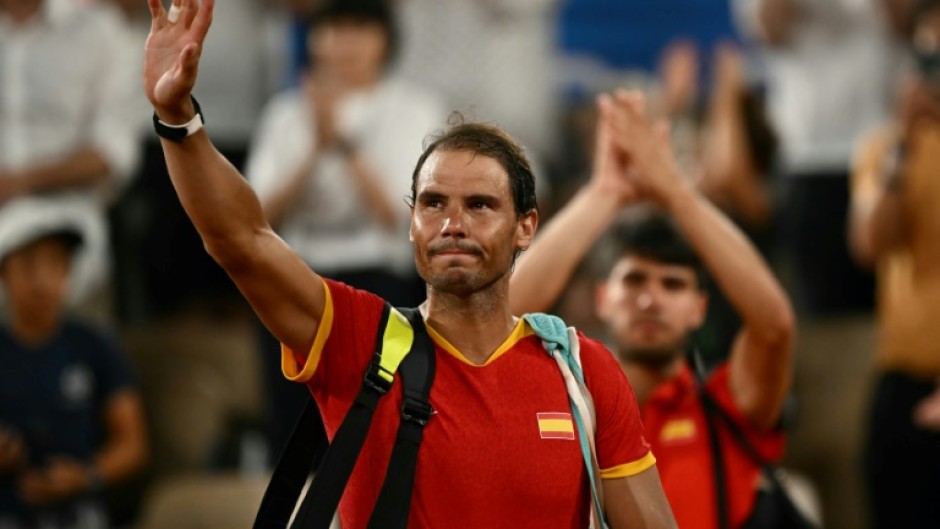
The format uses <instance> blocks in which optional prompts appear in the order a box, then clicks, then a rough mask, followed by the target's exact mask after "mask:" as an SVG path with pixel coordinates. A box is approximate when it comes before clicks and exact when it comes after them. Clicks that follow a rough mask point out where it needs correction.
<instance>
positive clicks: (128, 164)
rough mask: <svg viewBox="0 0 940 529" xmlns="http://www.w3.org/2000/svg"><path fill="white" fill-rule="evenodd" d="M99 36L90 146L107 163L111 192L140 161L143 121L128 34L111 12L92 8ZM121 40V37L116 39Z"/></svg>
mask: <svg viewBox="0 0 940 529" xmlns="http://www.w3.org/2000/svg"><path fill="white" fill-rule="evenodd" d="M95 11H96V12H97V14H99V15H100V16H98V17H97V19H96V22H97V25H96V31H97V32H98V33H99V35H100V40H99V43H100V46H99V49H98V50H95V51H92V50H89V53H93V54H96V55H97V57H96V60H97V62H96V65H97V68H98V83H99V84H98V87H97V90H96V91H95V92H94V93H95V96H94V101H93V108H92V109H91V114H90V123H89V124H90V128H89V132H90V139H91V144H92V146H93V147H94V148H95V149H96V150H97V151H98V152H99V153H100V154H101V156H102V157H103V158H104V159H105V161H106V162H107V164H108V169H109V171H110V174H111V177H112V184H113V186H114V188H115V190H117V191H120V190H121V189H122V188H123V187H124V186H125V185H126V184H127V182H128V181H129V180H130V178H131V176H132V175H133V173H134V170H135V169H136V166H137V163H138V162H139V160H140V138H141V135H140V131H141V130H142V128H143V126H144V124H145V119H144V118H143V117H142V116H140V114H139V113H138V108H139V106H138V102H139V97H140V96H139V93H140V88H139V84H140V81H139V80H138V77H139V75H140V73H139V67H138V66H137V65H138V61H139V59H138V56H137V50H135V49H134V48H133V47H131V46H128V45H127V40H128V37H124V36H125V35H126V34H127V32H128V31H129V30H128V29H127V28H125V27H124V25H123V23H122V22H121V20H120V19H119V18H118V17H119V15H118V13H116V12H114V10H112V9H96V10H95ZM120 37H124V38H120Z"/></svg>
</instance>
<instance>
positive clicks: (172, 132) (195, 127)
mask: <svg viewBox="0 0 940 529" xmlns="http://www.w3.org/2000/svg"><path fill="white" fill-rule="evenodd" d="M189 97H190V99H191V100H192V102H193V107H194V108H195V109H196V115H195V116H193V119H191V120H189V122H188V123H184V124H182V125H171V124H169V123H166V122H164V121H161V120H160V118H158V117H157V113H156V112H154V113H153V128H154V130H155V131H156V132H157V135H158V136H160V137H161V138H166V139H168V140H170V141H172V142H176V143H179V142H181V141H183V140H184V139H186V138H188V137H189V136H192V135H193V134H195V133H196V132H197V131H199V130H200V129H202V127H203V126H204V125H205V124H206V120H205V118H204V117H203V116H202V107H200V106H199V102H198V101H196V98H195V97H193V96H192V95H190V96H189Z"/></svg>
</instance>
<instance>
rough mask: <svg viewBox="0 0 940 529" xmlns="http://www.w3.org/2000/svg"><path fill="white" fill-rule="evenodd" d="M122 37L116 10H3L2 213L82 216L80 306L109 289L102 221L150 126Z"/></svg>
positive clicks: (59, 0) (75, 285)
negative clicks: (48, 207)
mask: <svg viewBox="0 0 940 529" xmlns="http://www.w3.org/2000/svg"><path fill="white" fill-rule="evenodd" d="M124 31H125V28H124V26H123V25H122V24H121V20H120V17H119V16H118V14H117V13H116V12H115V11H114V10H113V9H110V8H109V6H103V5H96V4H86V3H80V2H75V1H73V0H0V204H3V203H5V202H7V201H8V200H10V199H12V198H14V197H17V196H27V195H40V194H42V195H49V196H51V197H54V198H55V200H57V201H59V202H60V203H62V204H63V205H74V206H76V207H82V208H83V209H84V210H85V217H86V218H85V222H84V223H83V227H82V229H83V237H84V239H85V243H86V245H87V247H88V251H87V252H85V256H84V257H83V258H82V259H81V260H80V261H77V262H76V263H75V273H74V280H73V281H72V284H71V288H72V296H71V299H72V300H78V301H82V302H83V303H84V302H86V301H87V299H88V296H90V295H91V294H98V293H100V290H101V287H102V286H103V285H104V284H105V283H106V281H107V278H108V273H109V269H110V267H109V261H108V259H107V245H108V243H107V231H106V224H105V218H104V211H105V208H106V205H107V203H108V200H109V199H110V198H112V197H114V196H115V195H116V194H117V193H118V192H120V191H121V189H122V187H123V186H124V185H125V184H126V182H127V180H128V178H129V177H130V175H131V174H132V172H133V170H134V168H135V164H136V163H137V157H138V142H137V135H136V133H137V131H138V129H139V127H140V123H141V122H142V121H143V119H144V118H145V116H136V115H134V105H133V101H134V96H135V95H136V94H137V92H138V90H137V87H138V86H139V84H140V82H139V80H138V78H137V77H136V75H135V74H136V73H137V71H138V67H137V65H136V61H135V56H134V50H131V49H128V48H127V47H126V46H124V45H123V40H122V39H120V38H118V37H117V36H118V35H120V34H122V32H124ZM91 310H99V308H98V307H93V308H92V309H91Z"/></svg>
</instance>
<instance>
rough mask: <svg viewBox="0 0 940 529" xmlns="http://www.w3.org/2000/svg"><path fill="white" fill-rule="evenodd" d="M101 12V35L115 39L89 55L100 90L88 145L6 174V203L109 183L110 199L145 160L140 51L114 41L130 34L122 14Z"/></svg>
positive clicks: (2, 187)
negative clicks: (139, 100)
mask: <svg viewBox="0 0 940 529" xmlns="http://www.w3.org/2000/svg"><path fill="white" fill-rule="evenodd" d="M89 9H100V10H101V11H102V13H101V14H100V16H99V17H98V21H99V26H100V30H101V31H102V32H103V33H106V34H109V35H111V36H110V37H108V38H103V39H102V40H101V41H100V44H101V46H100V47H99V48H98V49H94V50H88V53H90V54H94V55H95V58H94V59H93V60H91V59H90V60H89V64H90V65H93V66H94V67H95V68H96V71H95V75H96V82H97V85H96V86H97V91H96V92H95V93H94V95H93V97H90V98H88V101H87V103H86V105H87V106H86V108H85V109H84V110H85V114H86V117H85V120H86V122H85V136H84V138H83V140H84V144H83V145H82V146H80V147H78V148H76V149H74V150H73V151H71V152H69V153H66V154H64V155H63V156H61V157H59V158H55V159H49V160H44V161H43V162H42V163H36V164H33V165H29V166H26V167H23V168H22V169H19V170H16V171H7V172H4V171H0V203H3V202H4V201H6V200H9V199H12V198H15V197H17V196H22V195H28V194H37V193H47V192H55V191H61V190H69V189H81V188H94V187H96V186H100V185H102V184H108V188H107V190H108V191H109V192H110V193H109V194H110V195H113V194H114V192H115V191H117V190H119V189H120V188H121V186H122V184H124V183H125V182H127V180H128V179H129V177H130V176H131V174H132V173H133V170H134V167H135V165H136V163H137V161H138V159H139V155H140V147H139V144H138V143H139V142H138V140H139V134H138V131H139V130H140V125H141V123H142V119H141V118H139V117H138V116H137V113H136V110H137V106H136V105H135V101H136V99H135V96H136V94H137V93H138V92H136V89H137V87H138V86H139V84H138V83H139V80H138V79H137V77H136V75H137V72H138V69H137V67H136V64H135V60H136V58H137V53H138V51H137V50H131V49H127V46H125V41H124V40H122V39H119V38H116V37H114V35H116V34H120V33H121V32H123V31H126V28H124V27H123V26H122V20H121V19H120V18H119V16H118V15H117V13H114V12H111V11H110V10H105V9H104V8H89Z"/></svg>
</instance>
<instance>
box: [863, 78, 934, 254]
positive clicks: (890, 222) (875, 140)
mask: <svg viewBox="0 0 940 529" xmlns="http://www.w3.org/2000/svg"><path fill="white" fill-rule="evenodd" d="M922 120H934V121H936V120H940V105H938V104H937V102H936V101H935V99H934V98H933V97H932V96H931V95H930V93H929V92H928V91H927V88H926V87H925V86H924V85H923V83H922V82H920V81H917V80H912V81H909V82H908V83H906V84H905V85H904V87H903V89H902V91H901V97H900V100H899V107H898V118H897V123H898V125H897V130H896V131H894V132H892V133H890V134H888V133H884V132H883V133H880V134H879V133H876V134H870V135H869V136H868V137H867V138H866V139H865V140H863V143H862V144H861V146H860V148H859V149H858V152H857V153H856V160H855V168H854V171H853V174H852V202H851V211H850V216H849V247H850V248H851V249H852V253H853V255H854V257H855V259H856V260H857V261H858V262H859V263H861V264H863V265H866V266H874V264H875V263H876V262H877V261H878V259H879V258H881V257H882V256H884V255H885V254H886V253H888V252H889V251H891V250H892V249H893V248H896V247H897V246H899V245H901V244H904V242H905V240H906V238H907V226H906V225H905V218H904V203H905V193H904V171H905V163H906V160H907V151H908V150H909V149H910V148H911V142H912V138H913V137H914V132H915V129H916V127H917V124H918V123H919V122H921V121H922Z"/></svg>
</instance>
